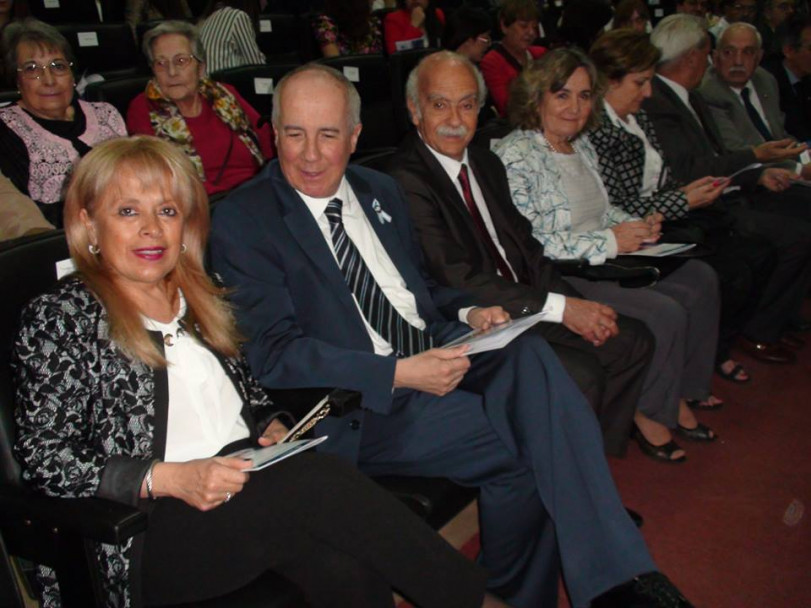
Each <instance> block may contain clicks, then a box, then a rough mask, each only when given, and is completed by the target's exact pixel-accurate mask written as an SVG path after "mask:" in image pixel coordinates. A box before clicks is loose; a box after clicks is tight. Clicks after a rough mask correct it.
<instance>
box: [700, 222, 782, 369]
mask: <svg viewBox="0 0 811 608" xmlns="http://www.w3.org/2000/svg"><path fill="white" fill-rule="evenodd" d="M712 244H713V245H714V248H715V251H714V253H712V254H711V255H708V256H706V257H703V258H701V260H702V261H703V262H706V263H707V264H709V265H710V266H712V268H713V269H714V270H715V271H716V273H717V274H718V283H719V287H720V291H721V320H720V323H719V333H718V350H717V357H716V361H717V363H723V362H724V361H726V360H727V359H729V358H730V348H731V347H732V344H733V343H734V342H735V340H736V339H737V337H738V336H739V335H740V333H741V328H743V327H746V325H747V324H748V323H749V321H750V320H751V319H752V318H753V317H754V316H755V314H756V313H757V312H758V308H759V302H760V301H761V298H762V297H763V294H764V291H765V288H766V285H767V284H768V281H769V277H770V276H771V274H772V272H774V269H775V266H776V264H777V253H776V251H775V249H774V248H773V247H772V246H771V244H770V243H769V241H767V240H766V239H765V238H763V237H758V236H754V235H750V236H746V237H744V236H739V235H729V236H725V237H722V238H718V239H715V240H714V241H713V243H712Z"/></svg>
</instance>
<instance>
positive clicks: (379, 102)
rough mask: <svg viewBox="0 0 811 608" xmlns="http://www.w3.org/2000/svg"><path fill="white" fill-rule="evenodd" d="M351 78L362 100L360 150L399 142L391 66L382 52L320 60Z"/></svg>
mask: <svg viewBox="0 0 811 608" xmlns="http://www.w3.org/2000/svg"><path fill="white" fill-rule="evenodd" d="M320 61H321V63H324V64H326V65H329V66H331V67H333V68H335V69H336V70H338V71H339V72H343V73H344V75H345V76H346V77H347V78H348V79H349V80H351V81H352V82H353V83H354V85H355V88H356V89H357V90H358V93H359V94H360V99H361V106H360V119H361V122H362V123H363V131H361V134H360V140H359V141H358V150H373V149H378V148H388V147H391V146H396V145H397V144H398V143H399V141H400V136H399V133H398V131H397V127H396V125H395V123H394V107H393V105H392V99H391V85H390V80H389V66H388V64H387V63H386V58H385V57H383V55H348V56H344V57H331V58H329V59H321V60H320Z"/></svg>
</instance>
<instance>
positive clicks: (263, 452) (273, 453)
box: [228, 435, 327, 472]
mask: <svg viewBox="0 0 811 608" xmlns="http://www.w3.org/2000/svg"><path fill="white" fill-rule="evenodd" d="M326 439H327V435H323V436H321V437H317V438H315V439H299V440H298V441H290V442H288V443H274V444H273V445H269V446H268V447H266V448H246V449H244V450H239V451H236V452H233V453H231V454H228V457H230V458H242V459H243V460H252V461H253V466H252V467H251V468H250V469H245V471H247V472H251V471H261V470H262V469H264V468H266V467H269V466H271V465H274V464H276V463H277V462H281V461H282V460H284V459H285V458H290V457H291V456H295V455H296V454H298V453H300V452H303V451H304V450H309V449H310V448H314V447H315V446H317V445H318V444H319V443H322V442H324V441H326Z"/></svg>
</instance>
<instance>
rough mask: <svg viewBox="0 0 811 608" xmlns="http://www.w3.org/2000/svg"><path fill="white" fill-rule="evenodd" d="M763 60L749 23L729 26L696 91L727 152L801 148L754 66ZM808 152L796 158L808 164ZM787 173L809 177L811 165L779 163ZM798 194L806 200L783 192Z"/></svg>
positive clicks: (771, 83) (765, 76) (768, 78)
mask: <svg viewBox="0 0 811 608" xmlns="http://www.w3.org/2000/svg"><path fill="white" fill-rule="evenodd" d="M762 57H763V49H762V45H761V37H760V34H759V33H758V30H757V29H756V28H755V26H753V25H750V24H749V23H733V24H732V25H730V26H729V27H728V28H727V29H725V30H724V33H723V34H721V38H720V39H719V40H718V48H716V50H715V52H714V54H713V65H712V67H710V68H709V69H708V70H707V73H706V74H705V76H704V80H703V82H702V83H701V86H700V87H699V89H698V91H699V93H700V95H701V97H702V98H703V99H704V101H706V102H707V105H709V107H710V111H711V113H712V117H713V120H714V122H715V125H716V126H717V127H718V131H719V134H720V135H721V142H722V143H723V144H724V147H725V148H727V149H728V150H735V149H744V148H749V147H752V148H754V147H757V146H759V145H760V144H762V143H764V142H771V141H776V140H780V141H779V145H783V146H785V147H786V149H788V150H790V151H794V150H797V149H801V148H803V146H804V144H799V145H798V144H796V142H795V138H794V137H792V136H791V135H790V134H789V133H788V132H787V131H786V129H785V128H784V125H783V113H782V112H781V111H780V93H779V92H778V89H777V81H776V80H775V78H774V76H772V75H771V74H770V73H769V72H767V71H766V70H764V69H763V68H761V67H759V64H760V60H761V58H762ZM807 156H808V155H807V151H803V153H802V154H801V156H800V160H801V161H802V163H807V162H808V159H807ZM781 166H784V167H786V168H788V169H791V170H793V171H796V172H797V173H801V174H802V177H803V178H805V179H809V178H811V166H809V165H807V164H805V165H804V164H801V163H798V162H794V161H792V160H788V161H784V162H783V163H781ZM795 190H796V191H798V195H799V196H800V197H801V201H800V202H807V199H806V198H805V195H806V193H807V191H806V190H801V189H800V188H799V187H797V186H795V187H793V188H791V189H789V190H788V191H786V193H785V194H784V196H788V195H790V194H791V193H792V191H795Z"/></svg>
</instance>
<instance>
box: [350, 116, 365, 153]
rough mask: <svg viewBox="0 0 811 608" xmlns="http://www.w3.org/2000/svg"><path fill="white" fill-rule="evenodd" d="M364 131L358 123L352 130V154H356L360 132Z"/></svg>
mask: <svg viewBox="0 0 811 608" xmlns="http://www.w3.org/2000/svg"><path fill="white" fill-rule="evenodd" d="M362 130H363V125H362V124H361V123H358V124H356V125H355V128H354V129H352V134H351V135H350V136H349V137H350V141H351V142H352V153H353V154H354V153H355V149H356V148H357V147H358V138H359V137H360V132H361V131H362Z"/></svg>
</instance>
